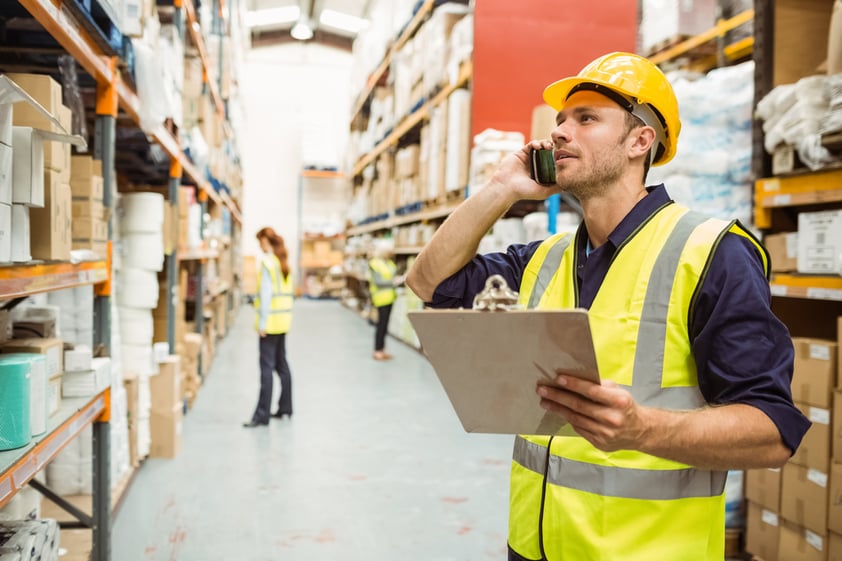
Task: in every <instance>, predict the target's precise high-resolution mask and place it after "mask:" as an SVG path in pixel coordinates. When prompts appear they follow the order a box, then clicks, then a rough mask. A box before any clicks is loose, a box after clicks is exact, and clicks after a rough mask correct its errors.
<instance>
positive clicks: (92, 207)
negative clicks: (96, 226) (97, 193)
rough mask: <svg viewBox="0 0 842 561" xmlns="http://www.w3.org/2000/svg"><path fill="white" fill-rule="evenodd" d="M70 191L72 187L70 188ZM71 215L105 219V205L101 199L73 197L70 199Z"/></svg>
mask: <svg viewBox="0 0 842 561" xmlns="http://www.w3.org/2000/svg"><path fill="white" fill-rule="evenodd" d="M70 190H71V193H72V190H73V189H72V187H71V188H70ZM71 215H72V216H73V218H95V219H97V220H105V205H103V204H102V201H95V200H94V199H87V198H74V199H73V200H72V201H71Z"/></svg>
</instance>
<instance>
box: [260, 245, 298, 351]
mask: <svg viewBox="0 0 842 561" xmlns="http://www.w3.org/2000/svg"><path fill="white" fill-rule="evenodd" d="M260 267H261V270H260V271H259V273H258V275H257V297H256V298H255V299H254V307H255V309H256V310H258V312H259V310H260V283H261V282H263V274H262V273H263V271H262V268H263V267H265V268H266V269H267V270H268V271H269V276H270V277H271V279H272V301H271V302H270V303H269V317H267V318H266V333H269V334H271V335H277V334H279V333H288V332H289V329H290V327H292V302H293V296H294V294H293V292H292V274H289V275H287V276H286V278H284V275H283V271H281V262H280V261H278V258H277V257H275V256H274V255H264V256H263V258H262V259H261V262H260ZM259 327H260V316H259V314H258V316H257V317H256V318H255V329H259Z"/></svg>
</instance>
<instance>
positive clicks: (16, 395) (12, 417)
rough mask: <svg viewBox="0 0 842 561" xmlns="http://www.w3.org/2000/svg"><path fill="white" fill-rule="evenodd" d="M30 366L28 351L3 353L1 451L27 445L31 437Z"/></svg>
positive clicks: (0, 362) (0, 363)
mask: <svg viewBox="0 0 842 561" xmlns="http://www.w3.org/2000/svg"><path fill="white" fill-rule="evenodd" d="M31 369H32V361H31V359H30V355H28V354H9V355H3V354H0V450H12V449H14V448H20V447H21V446H26V445H27V444H29V441H30V440H31V439H32V425H31V423H30V407H31V403H30V400H31V394H32V390H31V382H30V372H31Z"/></svg>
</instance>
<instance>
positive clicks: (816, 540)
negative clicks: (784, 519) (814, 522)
mask: <svg viewBox="0 0 842 561" xmlns="http://www.w3.org/2000/svg"><path fill="white" fill-rule="evenodd" d="M804 537H805V538H806V540H807V543H808V544H810V545H811V546H813V547H814V548H816V549H818V550H819V551H823V550H824V538H822V537H821V536H820V535H818V534H817V533H815V532H811V531H810V530H804Z"/></svg>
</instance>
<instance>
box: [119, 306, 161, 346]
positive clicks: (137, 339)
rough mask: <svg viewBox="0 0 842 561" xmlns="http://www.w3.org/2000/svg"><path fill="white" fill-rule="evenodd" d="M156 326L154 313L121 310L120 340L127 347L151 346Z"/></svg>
mask: <svg viewBox="0 0 842 561" xmlns="http://www.w3.org/2000/svg"><path fill="white" fill-rule="evenodd" d="M154 331H155V324H154V320H153V317H152V311H151V310H148V309H138V308H120V340H121V341H122V342H123V343H125V344H127V345H149V344H151V343H152V336H153V334H154Z"/></svg>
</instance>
